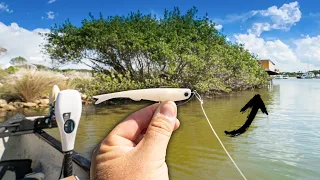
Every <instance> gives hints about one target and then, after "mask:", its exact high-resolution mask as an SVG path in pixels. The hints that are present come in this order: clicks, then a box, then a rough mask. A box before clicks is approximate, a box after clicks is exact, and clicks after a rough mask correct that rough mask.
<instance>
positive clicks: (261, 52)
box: [234, 34, 298, 64]
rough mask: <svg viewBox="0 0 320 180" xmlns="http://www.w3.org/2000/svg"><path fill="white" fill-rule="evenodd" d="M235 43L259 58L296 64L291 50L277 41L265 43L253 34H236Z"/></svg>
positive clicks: (295, 58)
mask: <svg viewBox="0 0 320 180" xmlns="http://www.w3.org/2000/svg"><path fill="white" fill-rule="evenodd" d="M234 37H235V38H236V42H238V43H243V44H244V47H245V48H246V49H248V50H249V51H250V52H251V53H255V54H257V55H258V57H259V58H262V59H272V60H274V61H276V62H280V63H283V64H286V63H289V62H290V63H294V62H298V60H297V57H296V55H295V54H294V52H293V50H292V49H291V48H290V47H289V46H288V45H286V44H284V43H283V42H282V41H280V40H279V39H277V40H274V41H265V40H264V39H263V38H260V37H257V36H255V35H254V34H238V35H235V36H234Z"/></svg>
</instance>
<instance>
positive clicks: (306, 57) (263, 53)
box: [0, 0, 320, 71]
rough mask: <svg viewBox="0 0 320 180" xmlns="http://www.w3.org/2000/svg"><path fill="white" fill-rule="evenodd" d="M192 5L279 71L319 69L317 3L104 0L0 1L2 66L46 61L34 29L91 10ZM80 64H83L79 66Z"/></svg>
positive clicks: (155, 10) (309, 0) (106, 12)
mask: <svg viewBox="0 0 320 180" xmlns="http://www.w3.org/2000/svg"><path fill="white" fill-rule="evenodd" d="M192 6H196V7H197V9H198V10H199V14H198V15H199V16H203V15H205V13H208V14H209V17H210V18H211V19H212V20H214V21H215V22H216V23H217V29H219V30H220V31H222V32H223V33H224V34H226V35H227V37H228V38H229V39H230V40H231V41H232V42H239V43H244V44H245V47H246V48H247V49H248V50H249V51H250V52H253V53H255V54H257V55H258V56H259V57H260V58H268V59H271V60H273V61H274V62H275V63H276V66H277V67H278V68H280V70H288V71H297V70H302V71H304V70H306V67H307V65H306V62H308V63H309V67H310V68H316V69H320V45H319V44H320V43H318V42H320V1H317V0H304V1H302V0H301V1H279V0H277V1H276V0H268V1H257V0H255V1H254V0H242V1H236V0H224V1H216V0H211V1H209V0H207V1H200V0H198V1H186V0H185V1H176V0H162V1H157V2H154V1H146V0H140V1H135V2H134V1H121V0H118V1H102V0H100V1H99V0H91V1H90V2H89V1H82V0H78V1H75V0H31V1H28V2H26V1H24V2H22V1H21V0H0V47H3V48H6V49H7V50H8V51H7V52H6V53H5V54H2V56H1V55H0V64H7V62H8V61H9V60H10V58H12V57H13V56H18V55H22V56H26V58H27V59H28V60H29V61H31V62H34V63H44V64H47V62H45V61H44V59H47V57H44V56H43V55H42V54H41V52H40V49H39V44H40V43H41V42H43V40H42V39H41V37H39V36H38V35H37V32H42V31H49V29H50V27H51V26H52V25H53V24H54V23H57V24H61V23H63V22H64V21H65V20H66V19H68V18H69V19H70V20H71V22H72V23H74V24H76V25H81V20H83V19H84V18H85V17H88V14H89V12H91V13H93V14H94V15H99V13H100V12H101V13H102V14H103V15H104V16H109V15H126V14H128V13H130V12H131V11H137V10H140V11H141V12H143V13H153V14H156V15H158V16H161V15H162V14H163V11H164V9H165V8H167V9H169V10H172V9H173V7H179V8H180V10H181V11H182V12H183V13H184V12H186V10H188V9H189V8H191V7H192ZM81 67H83V66H81Z"/></svg>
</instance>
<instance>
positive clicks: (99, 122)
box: [7, 78, 320, 180]
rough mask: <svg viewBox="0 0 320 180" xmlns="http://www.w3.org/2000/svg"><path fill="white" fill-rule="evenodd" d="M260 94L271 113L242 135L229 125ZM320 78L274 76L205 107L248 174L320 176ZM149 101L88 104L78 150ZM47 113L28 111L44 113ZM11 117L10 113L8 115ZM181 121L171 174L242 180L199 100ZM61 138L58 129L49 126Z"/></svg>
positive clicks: (85, 150) (85, 151)
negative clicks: (267, 85) (266, 85)
mask: <svg viewBox="0 0 320 180" xmlns="http://www.w3.org/2000/svg"><path fill="white" fill-rule="evenodd" d="M256 93H260V94H261V96H262V99H263V100H264V102H265V104H266V106H267V110H268V113H269V115H268V116H267V115H265V114H262V113H261V111H259V112H258V114H257V116H256V118H255V120H254V121H253V124H252V125H251V127H250V128H249V129H248V131H247V132H246V133H245V134H243V135H241V136H239V137H236V138H230V137H226V136H225V135H224V133H223V132H224V130H232V129H236V128H238V127H239V126H241V125H242V124H243V123H244V122H245V120H246V116H247V113H244V114H242V113H240V112H239V111H240V109H241V108H242V107H243V106H244V105H245V104H246V103H247V102H248V101H249V100H250V99H251V98H252V97H253V96H254V95H255V94H256ZM319 94H320V79H319V80H318V79H310V80H304V79H303V80H302V79H295V78H290V79H283V80H282V79H281V80H274V85H273V88H271V89H264V90H258V91H249V92H241V93H237V94H233V95H232V96H226V97H221V98H215V99H205V101H204V108H205V110H206V112H207V115H208V117H209V119H210V120H211V123H212V124H213V127H214V128H215V129H216V131H217V133H218V135H219V136H220V138H221V140H222V141H223V142H224V144H225V146H226V148H227V149H228V151H229V153H230V155H231V156H232V157H233V158H234V160H235V161H236V162H237V164H238V166H239V167H240V169H242V171H243V173H244V174H245V176H246V177H247V178H248V179H255V180H256V179H281V180H282V179H283V180H284V179H319V178H320V163H319V162H320V132H319V129H320V110H318V109H319V107H320V95H319ZM144 106H146V105H145V104H139V105H132V104H131V105H122V106H117V107H108V108H106V107H99V108H95V107H93V106H87V107H84V111H83V116H82V119H81V121H80V123H81V124H80V127H79V131H78V134H77V139H76V145H75V150H76V151H77V152H79V153H81V154H82V155H84V156H85V157H87V158H88V159H90V158H91V157H90V156H91V151H92V150H93V149H94V147H95V146H96V145H97V144H98V143H99V142H100V141H101V140H102V139H103V138H104V137H105V136H106V135H107V134H108V132H109V131H110V130H111V129H112V128H113V127H114V126H115V125H116V124H117V123H118V122H119V121H120V120H121V119H123V118H125V117H126V116H127V115H128V114H130V113H132V112H134V111H136V110H138V109H140V108H142V107H144ZM40 114H42V112H31V111H29V112H26V115H29V116H31V115H40ZM7 116H10V114H7ZM178 118H179V119H180V122H181V126H180V128H179V129H178V130H177V131H176V132H175V133H174V134H173V136H172V139H171V141H170V144H169V148H168V154H167V163H168V167H169V172H170V179H173V180H174V179H241V176H240V174H239V173H238V172H237V170H236V168H235V167H234V166H233V165H232V163H231V161H230V159H228V157H227V155H226V154H225V152H224V151H223V149H222V147H221V146H220V144H219V142H218V141H217V139H216V138H215V136H214V135H213V134H212V132H211V130H210V128H209V126H208V124H207V122H206V120H205V118H204V115H203V114H202V112H201V109H200V104H199V102H198V101H191V102H189V103H187V104H185V105H183V106H179V108H178ZM48 132H49V133H50V134H51V135H53V136H54V137H56V138H59V134H58V130H57V129H54V130H50V131H48Z"/></svg>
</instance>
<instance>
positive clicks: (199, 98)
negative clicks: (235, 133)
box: [193, 91, 247, 180]
mask: <svg viewBox="0 0 320 180" xmlns="http://www.w3.org/2000/svg"><path fill="white" fill-rule="evenodd" d="M193 93H194V95H195V96H196V98H197V99H198V100H199V101H200V106H201V109H202V112H203V114H204V116H205V117H206V119H207V121H208V123H209V126H210V128H211V130H212V132H213V133H214V135H215V136H216V137H217V139H218V141H219V142H220V144H221V146H222V148H223V149H224V151H225V152H226V153H227V155H228V156H229V158H230V160H231V161H232V163H233V164H234V166H235V167H236V168H237V170H238V171H239V173H240V174H241V176H242V177H243V179H245V180H247V178H246V177H245V176H244V175H243V173H242V172H241V170H240V168H239V167H238V166H237V164H236V162H235V161H234V160H233V159H232V157H231V156H230V154H229V153H228V151H227V149H226V148H225V147H224V145H223V143H222V141H221V140H220V138H219V136H218V134H217V133H216V131H215V130H214V129H213V127H212V125H211V123H210V120H209V118H208V117H207V114H206V112H205V111H204V109H203V100H202V99H201V96H200V95H199V94H198V93H197V92H196V91H194V92H193Z"/></svg>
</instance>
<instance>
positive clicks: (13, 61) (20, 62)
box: [10, 56, 27, 65]
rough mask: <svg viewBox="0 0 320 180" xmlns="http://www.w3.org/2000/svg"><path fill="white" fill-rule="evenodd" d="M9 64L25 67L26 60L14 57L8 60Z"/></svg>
mask: <svg viewBox="0 0 320 180" xmlns="http://www.w3.org/2000/svg"><path fill="white" fill-rule="evenodd" d="M10 64H12V65H25V64H27V60H26V59H25V58H24V57H21V56H19V57H15V58H12V59H11V60H10Z"/></svg>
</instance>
